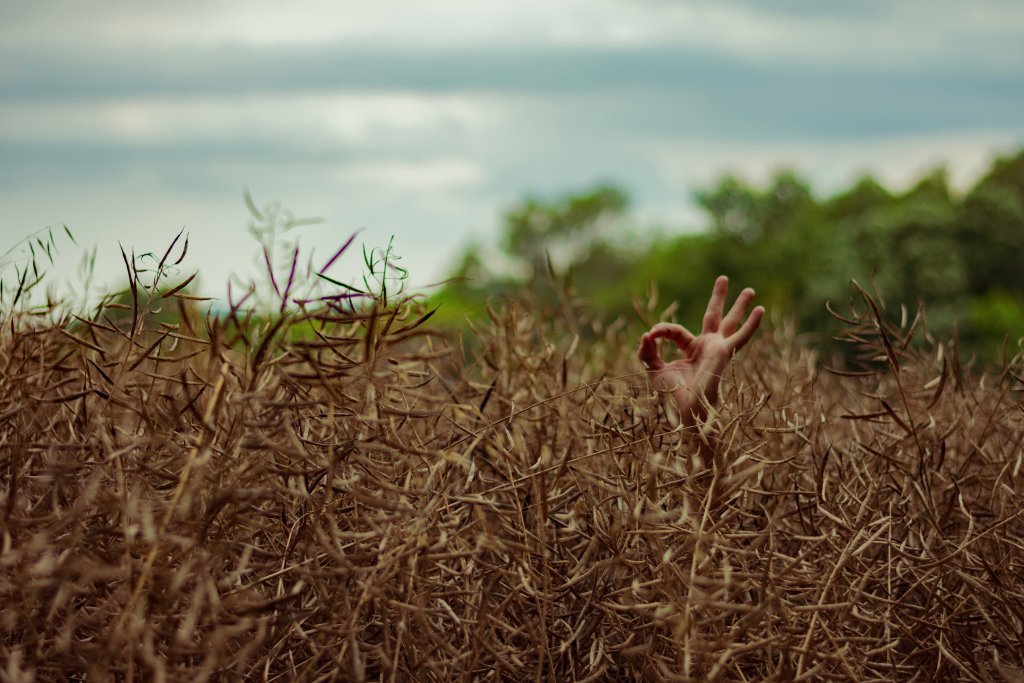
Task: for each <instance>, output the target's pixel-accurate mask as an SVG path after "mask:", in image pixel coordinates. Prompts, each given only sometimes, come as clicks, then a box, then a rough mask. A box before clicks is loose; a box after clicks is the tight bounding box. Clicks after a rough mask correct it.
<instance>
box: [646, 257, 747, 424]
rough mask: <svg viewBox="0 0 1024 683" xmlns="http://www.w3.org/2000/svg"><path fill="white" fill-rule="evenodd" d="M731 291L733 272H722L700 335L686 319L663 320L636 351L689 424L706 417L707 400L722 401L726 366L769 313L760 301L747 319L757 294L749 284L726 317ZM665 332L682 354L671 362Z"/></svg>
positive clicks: (653, 382) (651, 377) (651, 375)
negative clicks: (663, 347)
mask: <svg viewBox="0 0 1024 683" xmlns="http://www.w3.org/2000/svg"><path fill="white" fill-rule="evenodd" d="M728 291H729V278H727V277H726V276H724V275H720V276H719V277H718V279H717V280H715V287H714V289H713V290H712V291H711V300H710V301H708V310H707V313H705V314H704V325H703V327H702V329H701V333H700V335H699V336H696V337H695V336H693V334H691V333H690V331H689V330H687V329H686V328H685V327H683V326H682V325H673V324H671V323H658V324H657V325H655V326H654V327H652V328H651V331H650V332H647V333H645V334H644V336H643V337H641V339H640V348H639V350H638V351H637V357H639V358H640V361H641V362H642V363H643V364H644V367H645V368H647V375H648V377H650V380H651V384H652V385H653V386H654V388H655V389H657V390H658V391H664V392H668V393H671V395H672V398H673V399H674V400H675V403H676V408H678V410H679V417H680V419H681V420H682V421H683V424H684V425H686V426H688V427H692V426H694V425H695V424H697V422H698V421H704V420H706V419H707V412H708V411H707V405H711V406H715V405H717V404H718V386H719V383H720V382H721V380H722V373H723V372H725V366H726V365H728V363H729V359H730V358H732V355H733V354H734V353H735V352H736V351H738V350H740V349H741V348H743V346H744V345H745V344H746V343H747V342H748V341H750V338H751V337H752V336H753V335H754V332H755V331H757V328H758V326H759V325H760V324H761V319H762V318H763V317H764V307H763V306H758V307H757V308H755V309H754V310H753V311H751V312H750V317H749V318H747V320H746V322H743V316H744V315H746V313H747V306H749V305H750V302H751V301H752V300H753V298H754V290H752V289H750V288H749V287H748V288H747V289H744V290H743V291H742V292H740V295H739V296H738V297H736V303H734V304H733V306H732V308H731V309H729V313H728V314H726V315H725V317H722V313H723V311H724V310H725V295H726V293H727V292H728ZM741 322H742V323H743V324H742V325H740V323H741ZM662 338H664V339H669V340H671V341H672V342H673V343H674V344H675V345H676V347H677V348H678V349H679V350H680V351H681V352H682V353H683V357H682V358H679V359H678V360H674V361H671V362H669V363H666V362H665V361H664V360H663V359H662V357H661V354H660V353H659V352H658V340H659V339H662ZM705 400H706V401H707V403H706V404H705Z"/></svg>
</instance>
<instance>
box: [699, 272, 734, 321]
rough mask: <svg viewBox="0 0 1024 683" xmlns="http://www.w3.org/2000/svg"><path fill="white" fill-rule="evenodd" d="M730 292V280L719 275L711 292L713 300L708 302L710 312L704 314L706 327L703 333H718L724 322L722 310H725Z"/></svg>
mask: <svg viewBox="0 0 1024 683" xmlns="http://www.w3.org/2000/svg"><path fill="white" fill-rule="evenodd" d="M728 292H729V278H727V277H726V276H724V275H719V276H718V279H717V280H715V286H714V288H712V290H711V298H710V299H709V300H708V310H707V313H705V314H704V325H703V327H702V328H701V332H717V331H718V326H719V324H720V323H721V322H722V309H724V308H725V295H726V294H727V293H728Z"/></svg>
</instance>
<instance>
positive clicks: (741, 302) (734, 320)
mask: <svg viewBox="0 0 1024 683" xmlns="http://www.w3.org/2000/svg"><path fill="white" fill-rule="evenodd" d="M753 299H754V290H753V289H751V288H750V287H747V288H746V289H744V290H743V291H742V292H740V295H739V296H738V297H736V301H735V303H733V305H732V308H730V309H729V312H728V313H727V314H726V315H725V317H724V318H722V326H721V328H720V330H719V331H720V332H721V333H722V335H723V336H726V337H728V336H729V335H730V334H732V333H733V332H735V331H736V328H737V327H739V326H740V321H742V320H743V316H744V315H746V313H747V306H749V305H750V302H751V301H752V300H753Z"/></svg>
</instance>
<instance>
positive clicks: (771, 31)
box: [0, 0, 1024, 68]
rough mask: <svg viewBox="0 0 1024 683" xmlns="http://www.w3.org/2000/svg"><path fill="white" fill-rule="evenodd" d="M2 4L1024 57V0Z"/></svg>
mask: <svg viewBox="0 0 1024 683" xmlns="http://www.w3.org/2000/svg"><path fill="white" fill-rule="evenodd" d="M18 4H19V5H24V6H22V7H16V8H8V9H6V10H5V12H6V14H7V16H6V21H4V22H2V23H0V44H2V45H6V46H9V47H24V48H38V47H50V48H53V49H55V50H58V51H60V50H65V49H67V48H68V47H70V46H82V47H97V48H101V49H107V48H117V47H127V48H133V49H141V50H151V49H164V48H184V47H188V46H218V45H248V46H270V45H299V44H301V45H310V44H315V43H337V44H344V45H347V46H369V47H374V48H379V49H395V48H402V49H418V48H430V47H446V48H453V47H460V46H461V47H477V48H479V47H486V48H497V47H502V46H506V47H515V46H520V47H525V46H542V45H549V46H550V45H572V46H608V47H615V46H624V45H629V46H637V45H643V46H651V45H654V44H665V45H673V46H692V47H698V48H702V49H709V50H713V51H717V52H720V53H731V54H740V55H745V56H748V57H751V58H755V59H758V58H773V57H774V58H777V57H788V58H795V59H816V60H826V61H828V62H836V61H845V62H849V63H864V62H865V61H871V62H875V63H886V64H893V63H917V64H920V63H926V62H928V61H929V60H935V59H938V58H946V57H949V56H950V55H951V54H953V53H956V54H957V55H958V57H959V58H960V59H963V58H965V57H968V56H970V57H972V58H981V59H983V60H985V61H986V62H988V63H990V64H991V65H992V66H994V67H995V66H998V65H999V64H1006V62H1007V61H1008V60H1012V61H1013V62H1015V64H1016V66H1017V67H1018V68H1019V67H1020V66H1021V65H1022V64H1024V62H1022V60H1024V48H1022V47H1021V41H1020V40H1019V37H1020V31H1021V28H1022V26H1024V5H1022V4H1021V3H1018V2H1010V1H1007V0H976V1H975V2H971V3H964V2H958V1H955V0H907V1H906V2H898V3H897V2H874V3H868V6H869V7H870V8H871V9H870V10H868V11H852V10H851V7H856V6H858V5H861V4H863V3H856V4H854V3H849V4H843V3H840V4H829V5H822V6H816V5H813V3H812V7H811V9H812V10H813V11H803V12H795V11H780V9H779V7H778V6H777V5H778V3H771V2H768V3H750V2H737V1H735V0H732V1H725V0H688V1H687V2H665V1H658V0H631V1H629V2H626V1H624V0H559V1H558V2H551V1H550V0H488V1H487V2H480V0H382V1H379V2H363V1H361V0H304V1H302V2H288V3H282V2H279V1H278V0H249V1H245V2H243V1H241V0H218V1H213V2H211V1H206V0H180V1H179V2H175V3H151V2H138V1H137V0H105V1H104V2H89V3H82V2H79V1H77V0H37V1H36V2H33V3H18Z"/></svg>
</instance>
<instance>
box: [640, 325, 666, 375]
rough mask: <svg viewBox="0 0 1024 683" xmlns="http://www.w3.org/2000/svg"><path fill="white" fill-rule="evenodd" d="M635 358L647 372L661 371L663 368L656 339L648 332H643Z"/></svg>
mask: <svg viewBox="0 0 1024 683" xmlns="http://www.w3.org/2000/svg"><path fill="white" fill-rule="evenodd" d="M636 357H637V358H639V359H640V362H641V363H643V364H644V367H645V368H647V369H648V370H661V369H662V368H663V367H665V361H663V360H662V359H661V354H660V353H658V339H657V337H655V336H654V335H653V334H651V333H650V332H645V333H644V335H643V336H642V337H640V348H639V349H637V352H636Z"/></svg>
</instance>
